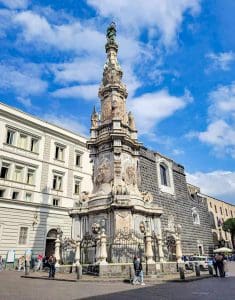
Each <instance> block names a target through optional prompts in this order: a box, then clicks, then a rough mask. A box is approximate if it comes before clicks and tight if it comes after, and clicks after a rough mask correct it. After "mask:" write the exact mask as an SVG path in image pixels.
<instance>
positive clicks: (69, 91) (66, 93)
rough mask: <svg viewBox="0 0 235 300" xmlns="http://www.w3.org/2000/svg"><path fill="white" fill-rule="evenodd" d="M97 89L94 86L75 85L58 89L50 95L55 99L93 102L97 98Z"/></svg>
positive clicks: (96, 86)
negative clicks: (80, 99)
mask: <svg viewBox="0 0 235 300" xmlns="http://www.w3.org/2000/svg"><path fill="white" fill-rule="evenodd" d="M98 88H99V86H98V85H96V84H90V85H89V84H87V85H75V86H71V87H66V88H61V89H58V90H56V91H54V92H53V93H52V96H53V97H57V98H72V99H79V98H82V99H84V100H95V99H97V98H98Z"/></svg>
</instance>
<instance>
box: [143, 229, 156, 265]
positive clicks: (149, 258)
mask: <svg viewBox="0 0 235 300" xmlns="http://www.w3.org/2000/svg"><path fill="white" fill-rule="evenodd" d="M145 256H146V262H147V264H154V263H155V261H154V260H153V248H152V235H151V232H150V230H149V228H148V229H147V230H146V232H145Z"/></svg>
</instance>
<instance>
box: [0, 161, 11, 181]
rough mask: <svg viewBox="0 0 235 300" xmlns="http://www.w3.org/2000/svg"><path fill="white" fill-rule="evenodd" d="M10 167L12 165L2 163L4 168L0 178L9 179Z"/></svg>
mask: <svg viewBox="0 0 235 300" xmlns="http://www.w3.org/2000/svg"><path fill="white" fill-rule="evenodd" d="M9 167H10V165H9V164H7V163H2V167H1V173H0V177H1V178H4V179H7V178H8V173H9Z"/></svg>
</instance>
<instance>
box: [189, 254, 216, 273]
mask: <svg viewBox="0 0 235 300" xmlns="http://www.w3.org/2000/svg"><path fill="white" fill-rule="evenodd" d="M210 263H211V262H210V258H209V257H207V256H190V257H189V258H188V260H186V261H185V269H186V270H194V269H195V266H196V265H198V266H199V268H200V270H201V271H203V270H207V269H208V264H210Z"/></svg>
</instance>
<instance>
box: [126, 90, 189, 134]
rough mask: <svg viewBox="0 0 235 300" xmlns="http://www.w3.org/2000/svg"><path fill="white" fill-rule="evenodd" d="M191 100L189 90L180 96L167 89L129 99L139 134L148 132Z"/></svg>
mask: <svg viewBox="0 0 235 300" xmlns="http://www.w3.org/2000/svg"><path fill="white" fill-rule="evenodd" d="M191 100H192V98H191V96H190V95H189V92H188V91H186V92H185V95H183V96H181V97H176V96H172V95H170V94H169V93H168V91H167V90H161V91H158V92H154V93H148V94H144V95H142V96H140V97H137V98H134V99H131V100H129V108H130V110H131V111H132V112H133V113H134V115H135V118H136V123H137V124H138V129H139V131H140V133H141V134H149V132H151V131H152V130H153V128H154V126H156V125H157V124H158V123H159V122H160V121H161V120H163V119H166V118H168V117H170V116H171V115H173V114H174V113H175V112H176V111H177V110H180V109H183V108H184V107H185V106H186V105H187V104H188V103H189V102H190V101H191Z"/></svg>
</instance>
